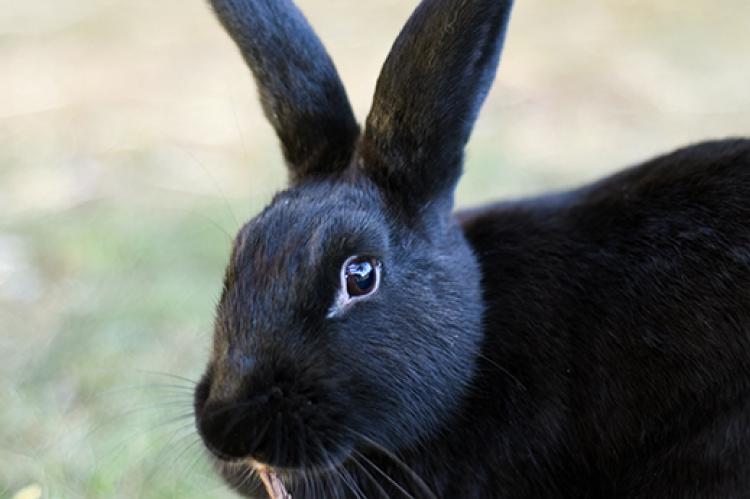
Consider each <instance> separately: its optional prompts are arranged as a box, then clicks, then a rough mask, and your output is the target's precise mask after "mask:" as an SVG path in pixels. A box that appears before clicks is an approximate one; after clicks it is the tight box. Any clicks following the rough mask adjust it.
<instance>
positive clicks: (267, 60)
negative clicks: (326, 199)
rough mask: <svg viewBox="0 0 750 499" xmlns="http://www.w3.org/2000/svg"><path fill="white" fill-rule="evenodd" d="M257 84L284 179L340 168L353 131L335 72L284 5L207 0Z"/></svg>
mask: <svg viewBox="0 0 750 499" xmlns="http://www.w3.org/2000/svg"><path fill="white" fill-rule="evenodd" d="M211 5H212V6H213V8H214V11H215V12H216V14H217V16H218V17H219V20H220V21H221V23H222V24H223V25H224V28H226V30H227V32H228V33H229V34H230V35H231V36H232V38H233V39H234V41H235V43H237V46H238V47H239V49H240V51H241V52H242V56H243V57H244V58H245V61H246V62H247V64H248V65H249V66H250V69H252V71H253V76H254V77H255V82H256V83H257V84H258V91H259V94H260V100H261V103H262V104H263V111H264V112H265V114H266V117H267V118H268V120H269V121H270V122H271V125H273V128H274V130H275V131H276V134H277V135H278V136H279V139H280V140H281V146H282V150H283V152H284V158H285V159H286V161H287V165H288V166H289V172H290V176H291V180H292V181H293V182H294V181H296V180H298V179H301V178H304V177H307V176H310V175H312V174H321V175H324V174H329V173H332V172H338V171H341V170H343V169H344V168H346V166H347V165H348V164H349V160H350V159H351V155H352V150H353V148H354V144H355V142H356V140H357V136H358V135H359V126H357V122H356V120H355V119H354V114H353V113H352V109H351V106H350V105H349V100H348V98H347V97H346V92H345V91H344V87H343V85H342V84H341V81H340V80H339V76H338V73H337V72H336V68H335V67H334V65H333V62H332V61H331V59H330V58H329V57H328V54H327V53H326V50H325V48H324V47H323V44H322V43H321V42H320V40H319V39H318V37H317V36H315V33H314V32H313V31H312V29H311V28H310V26H309V25H308V24H307V20H305V18H304V16H303V15H302V13H301V12H300V11H299V10H298V9H297V7H295V5H294V3H293V2H292V1H291V0H273V1H270V0H266V1H257V0H212V1H211Z"/></svg>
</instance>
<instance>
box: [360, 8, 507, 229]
mask: <svg viewBox="0 0 750 499" xmlns="http://www.w3.org/2000/svg"><path fill="white" fill-rule="evenodd" d="M512 3H513V2H512V0H423V1H422V2H421V3H420V5H419V6H418V7H417V9H416V11H415V12H414V14H412V16H411V17H410V18H409V21H408V22H407V23H406V26H405V27H404V28H403V30H402V31H401V34H399V36H398V38H397V39H396V42H395V43H394V45H393V48H392V49H391V52H390V54H389V55H388V58H387V59H386V61H385V65H384V67H383V70H382V72H381V74H380V77H379V78H378V83H377V87H376V89H375V97H374V100H373V105H372V110H371V111H370V115H369V116H368V118H367V124H366V127H365V132H364V136H363V137H362V142H361V145H360V148H359V152H358V155H359V157H358V158H357V163H358V166H359V168H360V169H362V170H363V171H364V172H365V173H366V174H367V175H368V176H369V177H371V178H372V179H374V180H375V181H376V183H377V184H379V185H380V187H381V189H383V190H384V191H385V192H386V194H388V195H389V196H391V197H392V198H394V199H393V201H394V203H395V204H397V205H398V206H403V207H405V209H406V211H407V214H410V215H417V216H418V214H419V212H420V210H421V209H422V207H424V206H427V205H436V204H437V205H439V206H443V207H448V208H449V207H450V203H449V202H448V203H446V202H438V201H439V199H438V198H440V199H445V198H446V196H450V195H451V194H452V192H453V189H454V187H455V185H456V182H457V181H458V178H459V176H460V174H461V169H462V162H463V150H464V147H465V145H466V142H467V141H468V139H469V135H470V134H471V130H472V128H473V127H474V122H475V120H476V118H477V115H478V113H479V108H480V107H481V105H482V103H483V102H484V98H485V96H486V95H487V92H488V91H489V88H490V86H491V85H492V82H493V80H494V78H495V72H496V70H497V65H498V61H499V58H500V51H501V48H502V45H503V39H504V37H505V30H506V26H507V23H508V18H509V16H510V10H511V7H512Z"/></svg>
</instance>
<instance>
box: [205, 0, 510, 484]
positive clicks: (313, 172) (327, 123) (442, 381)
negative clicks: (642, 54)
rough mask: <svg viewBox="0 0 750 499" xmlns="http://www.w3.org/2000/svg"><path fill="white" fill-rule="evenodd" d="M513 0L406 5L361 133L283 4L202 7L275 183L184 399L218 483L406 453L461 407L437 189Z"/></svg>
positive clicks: (475, 303)
mask: <svg viewBox="0 0 750 499" xmlns="http://www.w3.org/2000/svg"><path fill="white" fill-rule="evenodd" d="M510 3H511V2H509V1H498V0H460V1H459V0H425V1H423V2H422V3H421V4H420V5H419V6H418V8H417V10H416V11H415V12H414V14H413V15H412V16H411V18H410V19H409V21H408V23H407V24H406V26H405V28H404V29H403V31H402V32H401V34H400V35H399V37H398V39H397V40H396V42H395V44H394V46H393V48H392V50H391V52H390V54H389V56H388V58H387V60H386V62H385V65H384V68H383V70H382V73H381V75H380V77H379V80H378V83H377V88H376V91H375V97H374V102H373V106H372V109H371V111H370V114H369V116H368V118H367V121H366V125H365V129H364V132H363V133H361V134H360V131H359V127H358V125H357V123H356V121H355V119H354V117H353V114H352V110H351V108H350V105H349V103H348V100H347V97H346V94H345V92H344V89H343V86H342V84H341V82H340V80H339V77H338V75H337V73H336V70H335V68H334V66H333V63H332V62H331V60H330V58H329V57H328V55H327V54H326V51H325V49H324V48H323V45H322V44H321V42H320V41H319V40H318V38H317V37H316V36H315V34H314V33H313V31H312V30H311V28H310V26H309V25H308V24H307V22H306V20H305V18H304V17H303V15H302V14H301V13H300V11H299V10H297V8H296V7H295V5H294V4H293V3H292V2H291V1H290V0H273V1H271V0H212V5H213V8H214V10H215V11H216V13H217V15H218V17H219V19H220V21H221V22H222V24H223V25H224V27H225V28H226V30H227V31H228V32H229V34H230V35H231V37H232V38H233V39H234V41H235V42H236V43H237V45H238V47H239V48H240V51H241V53H242V55H243V57H244V58H245V60H246V62H247V63H248V65H249V66H250V69H251V70H252V73H253V75H254V77H255V81H256V83H257V86H258V89H259V93H260V98H261V101H262V104H263V109H264V111H265V114H266V117H267V118H268V120H269V121H270V123H271V125H272V126H273V128H274V129H275V131H276V133H277V135H278V137H279V139H280V143H281V147H282V151H283V155H284V158H285V161H286V164H287V167H288V169H289V173H290V186H289V188H288V189H287V190H285V191H283V192H281V193H279V194H277V195H276V196H275V198H274V199H273V201H272V202H271V204H270V205H269V206H268V207H266V208H265V209H264V210H263V211H262V213H260V214H259V215H257V216H256V217H255V218H253V219H252V220H250V221H249V222H248V223H247V224H245V225H244V227H242V228H241V230H240V231H239V234H238V235H237V237H236V239H235V242H234V247H233V250H232V254H231V258H230V262H229V265H228V268H227V271H226V275H225V281H224V289H223V294H222V296H221V299H220V301H219V304H218V308H217V316H216V322H215V331H214V345H213V350H212V354H211V358H210V360H209V362H208V367H207V369H206V372H205V375H204V376H203V379H202V381H201V382H200V384H199V386H198V388H197V390H196V394H195V414H196V420H197V428H198V430H199V433H200V435H201V437H202V438H203V441H204V443H205V444H206V446H207V447H208V449H210V450H211V451H212V453H213V454H214V455H215V456H216V458H217V461H218V462H219V463H225V464H226V466H224V472H225V474H226V475H227V478H228V479H229V480H230V482H233V483H238V479H237V477H238V476H240V475H241V474H242V472H243V467H246V466H253V465H256V466H258V465H262V466H268V467H272V468H278V469H282V470H295V469H315V468H321V467H322V468H325V467H327V466H334V465H336V464H337V463H341V462H343V461H345V460H346V459H347V458H348V456H349V455H350V454H351V453H352V452H354V451H355V450H356V449H357V448H358V447H359V446H366V443H367V442H373V443H376V444H377V445H379V446H382V447H384V448H387V449H393V450H395V449H397V448H399V447H402V446H410V445H416V444H417V442H418V441H419V440H420V439H421V438H425V437H426V436H427V435H429V434H430V433H431V432H435V431H438V430H439V428H440V427H441V425H442V424H444V422H445V420H446V419H447V418H448V417H449V416H450V415H451V412H452V411H453V410H454V409H455V408H456V407H457V406H458V404H459V403H460V400H461V398H462V396H463V394H464V392H465V390H466V387H467V385H468V383H469V382H470V381H471V378H472V375H473V373H474V367H475V364H476V357H477V353H478V351H479V348H480V344H481V342H482V334H481V320H482V303H481V296H480V295H481V293H480V286H481V276H480V274H479V270H478V266H477V262H476V259H475V257H474V255H473V254H472V251H471V249H470V248H469V246H468V245H467V243H466V241H465V240H464V237H463V235H462V233H461V230H460V228H459V227H458V225H457V224H456V222H455V221H454V220H453V218H452V216H451V209H452V206H453V191H454V188H455V185H456V183H457V181H458V178H459V176H460V174H461V170H462V160H463V149H464V146H465V144H466V142H467V140H468V138H469V134H470V132H471V129H472V127H473V124H474V121H475V120H476V117H477V114H478V111H479V108H480V105H481V103H482V102H483V100H484V98H485V96H486V94H487V91H488V89H489V87H490V85H491V83H492V81H493V79H494V74H495V70H496V67H497V64H498V60H499V54H500V49H501V45H502V39H503V34H504V31H505V27H506V24H507V21H508V16H509V10H510ZM232 462H234V463H235V464H234V465H231V466H230V465H229V464H227V463H232ZM237 463H240V464H237Z"/></svg>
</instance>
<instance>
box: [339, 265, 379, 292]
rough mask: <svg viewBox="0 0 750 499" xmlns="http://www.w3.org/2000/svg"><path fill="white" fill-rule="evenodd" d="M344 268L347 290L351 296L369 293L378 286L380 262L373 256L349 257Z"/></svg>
mask: <svg viewBox="0 0 750 499" xmlns="http://www.w3.org/2000/svg"><path fill="white" fill-rule="evenodd" d="M344 265H345V268H344V277H345V279H346V292H347V293H348V294H349V296H350V297H355V296H364V295H369V294H370V293H372V292H373V291H375V288H377V286H378V279H379V278H380V275H379V274H380V262H378V261H377V260H376V259H374V258H371V257H359V256H358V257H354V258H351V259H349V260H348V261H347V262H346V264H344Z"/></svg>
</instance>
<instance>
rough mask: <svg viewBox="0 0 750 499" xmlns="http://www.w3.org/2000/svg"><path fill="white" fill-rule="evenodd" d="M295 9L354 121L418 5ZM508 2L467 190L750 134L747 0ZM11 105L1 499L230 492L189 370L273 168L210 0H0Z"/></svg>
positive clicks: (3, 85) (577, 175) (0, 83)
mask: <svg viewBox="0 0 750 499" xmlns="http://www.w3.org/2000/svg"><path fill="white" fill-rule="evenodd" d="M299 3H300V5H301V7H302V8H303V10H305V12H306V13H307V14H308V15H309V17H310V19H311V22H312V23H313V25H314V26H316V28H317V29H318V32H319V33H320V34H321V36H322V38H323V40H324V41H325V42H326V43H327V45H328V47H329V49H330V51H331V53H332V55H333V57H334V59H335V60H336V61H337V64H338V67H339V70H340V72H341V75H342V77H343V79H344V80H345V81H346V83H347V86H348V88H349V90H350V93H351V98H352V102H353V105H354V107H355V110H356V111H357V113H358V115H359V116H360V117H364V116H365V115H366V112H367V108H368V105H369V101H370V97H371V94H372V90H373V88H374V83H375V79H376V76H377V72H378V69H379V66H380V64H381V62H382V60H383V59H384V57H385V54H386V52H387V50H388V48H389V47H390V43H391V42H392V40H393V38H394V37H395V35H396V33H397V32H398V30H399V29H400V26H401V25H402V24H403V22H404V20H405V19H406V17H407V16H408V13H409V12H410V11H411V9H412V8H413V7H414V5H415V3H416V1H415V0H408V1H403V0H401V1H397V0H382V1H373V2H350V1H349V2H347V1H344V0H299ZM517 4H518V5H517V8H516V11H515V14H514V17H513V20H512V25H511V29H510V33H509V39H508V43H507V45H506V56H505V57H504V60H503V63H502V68H501V74H500V77H499V79H498V82H497V84H496V85H495V88H494V90H493V92H492V93H491V95H490V97H489V99H488V102H487V105H486V107H485V110H484V111H483V113H482V117H481V120H480V122H479V124H478V127H477V130H476V133H475V135H474V138H473V140H472V143H471V144H470V147H469V154H468V162H467V174H466V176H465V178H464V180H463V181H462V183H461V186H460V189H459V194H458V202H459V204H460V205H470V204H477V203H480V202H483V201H486V200H489V199H494V198H497V197H500V196H518V195H522V194H528V193H533V192H537V191H539V190H541V189H544V188H558V187H563V186H568V185H574V184H576V183H579V182H583V181H586V180H590V179H593V178H595V177H596V176H598V175H601V174H604V173H607V172H610V171H613V170H615V169H617V168H619V167H620V166H623V165H626V164H628V163H631V162H635V161H639V160H642V159H646V158H647V157H648V156H650V155H652V154H654V153H657V152H661V151H665V150H668V149H670V148H673V147H676V146H679V145H682V144H684V143H688V142H692V141H697V140H700V139H703V138H707V137H721V136H726V135H741V134H749V133H750V94H748V92H747V89H748V88H750V65H749V64H747V54H748V53H750V34H748V31H747V19H748V18H750V3H748V2H747V1H746V0H629V1H627V2H623V1H619V0H606V1H598V2H594V1H590V0H589V1H584V0H571V1H566V2H549V1H543V0H524V1H523V2H517ZM0 118H1V119H0V206H2V213H0V393H2V394H3V408H2V410H1V411H0V497H14V495H15V494H16V493H18V496H17V497H19V498H21V497H23V498H32V497H38V495H39V490H41V491H42V496H43V497H65V498H70V497H91V498H94V497H107V498H118V497H122V498H132V497H147V498H158V497H181V498H190V497H196V498H197V497H206V496H210V497H231V494H230V493H229V492H227V491H226V489H225V488H224V487H223V486H222V485H221V484H220V482H219V481H218V480H216V479H215V478H213V476H212V474H211V472H210V470H209V469H208V465H207V464H206V462H205V460H204V458H203V455H202V450H201V448H200V445H199V443H198V440H197V437H196V436H195V434H194V432H193V430H192V426H191V425H192V420H191V417H190V408H191V393H190V387H191V381H189V380H197V379H198V377H199V375H200V371H201V369H202V367H203V362H204V361H205V358H206V355H207V351H208V349H209V348H210V336H211V335H210V332H211V321H212V314H213V310H212V309H213V306H214V304H215V301H216V299H217V297H218V292H219V288H220V285H221V276H222V270H223V265H224V263H225V261H226V258H227V255H228V251H229V245H230V242H231V238H232V237H233V236H232V235H233V233H234V232H235V231H236V230H237V228H238V227H239V225H240V224H241V223H242V222H243V220H245V219H247V218H249V217H250V216H251V215H252V214H253V213H255V212H256V211H257V210H259V209H260V208H261V207H262V205H263V204H264V203H265V202H267V201H268V200H269V199H270V197H271V195H272V194H273V192H274V191H275V190H276V189H278V188H280V187H281V186H283V184H284V175H285V172H284V170H283V167H282V163H281V159H280V156H279V153H278V151H277V148H276V144H275V139H274V137H273V136H272V133H271V130H270V128H269V127H268V126H267V125H266V123H265V122H264V121H263V119H262V115H261V112H260V109H259V106H258V104H257V103H256V101H255V90H254V88H253V85H252V80H251V78H250V77H249V75H248V73H247V70H246V69H245V68H244V67H243V65H242V62H241V60H240V58H239V57H238V55H237V53H236V51H235V49H234V48H233V47H232V46H231V44H230V42H229V40H228V39H227V37H226V36H225V35H224V34H223V33H222V32H221V30H220V29H219V27H218V25H217V23H216V22H215V21H214V19H213V18H212V16H211V14H210V12H209V9H208V8H207V6H206V5H205V2H204V1H203V0H188V1H186V0H160V1H159V2H151V1H147V0H127V1H126V0H54V1H53V0H41V1H37V2H17V1H14V0H0ZM173 376H177V377H173ZM183 378H186V379H183Z"/></svg>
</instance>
